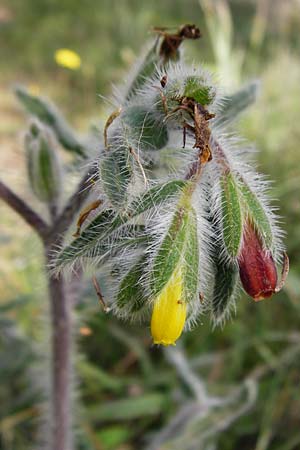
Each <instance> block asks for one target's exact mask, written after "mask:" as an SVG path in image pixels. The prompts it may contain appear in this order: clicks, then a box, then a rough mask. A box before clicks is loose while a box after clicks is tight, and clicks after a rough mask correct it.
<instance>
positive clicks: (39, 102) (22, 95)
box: [15, 86, 85, 156]
mask: <svg viewBox="0 0 300 450" xmlns="http://www.w3.org/2000/svg"><path fill="white" fill-rule="evenodd" d="M15 93H16V96H17V97H18V99H19V100H20V102H21V103H22V105H23V106H24V108H25V109H26V111H27V112H29V114H31V115H33V116H35V117H37V118H38V119H39V120H40V121H41V122H43V123H44V124H45V125H48V126H49V127H50V128H51V129H52V130H53V132H54V134H55V135H56V137H57V140H58V141H59V142H60V143H61V145H62V146H63V147H64V148H65V149H66V150H69V151H71V152H73V153H77V154H78V155H80V156H85V148H84V146H83V144H82V143H81V142H80V141H79V139H78V138H77V137H76V135H75V132H74V131H73V130H72V128H71V127H70V125H69V124H68V123H67V122H66V120H65V118H64V117H63V116H62V114H61V113H60V112H59V111H58V110H57V108H56V107H55V106H54V105H53V104H52V103H50V102H49V101H47V100H45V99H44V98H41V97H37V96H34V95H31V94H29V92H28V91H27V90H26V89H24V88H23V87H21V86H18V87H17V88H16V89H15Z"/></svg>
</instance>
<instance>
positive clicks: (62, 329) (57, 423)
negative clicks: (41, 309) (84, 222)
mask: <svg viewBox="0 0 300 450" xmlns="http://www.w3.org/2000/svg"><path fill="white" fill-rule="evenodd" d="M46 260H47V263H48V264H49V263H50V262H51V247H50V248H47V247H46ZM48 285H49V296H50V312H51V324H52V327H51V330H52V336H51V345H52V364H51V370H52V378H51V385H52V386H51V392H52V395H51V402H52V405H51V421H52V423H51V437H50V439H51V443H50V450H72V449H73V443H72V431H71V430H72V423H71V422H72V420H71V415H72V404H71V402H72V399H71V391H72V389H71V386H72V361H71V360H72V358H71V353H72V320H71V299H70V296H69V295H68V294H67V290H66V288H65V283H64V279H63V277H62V276H59V277H54V276H52V275H51V274H50V273H49V272H48Z"/></svg>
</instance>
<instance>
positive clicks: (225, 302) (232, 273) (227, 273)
mask: <svg viewBox="0 0 300 450" xmlns="http://www.w3.org/2000/svg"><path fill="white" fill-rule="evenodd" d="M214 263H215V283H214V292H213V296H212V318H213V321H214V322H215V323H216V324H218V323H220V322H222V321H224V319H225V318H226V315H229V314H230V309H231V307H232V306H233V302H234V293H235V290H236V287H237V282H238V269H237V267H236V266H235V265H234V264H231V263H228V262H227V263H226V262H224V261H222V258H221V257H220V249H217V250H216V253H215V257H214Z"/></svg>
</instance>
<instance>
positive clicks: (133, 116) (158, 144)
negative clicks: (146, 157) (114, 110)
mask: <svg viewBox="0 0 300 450" xmlns="http://www.w3.org/2000/svg"><path fill="white" fill-rule="evenodd" d="M121 120H122V121H123V123H124V124H125V125H126V130H125V132H126V133H127V134H128V139H129V141H132V146H133V147H135V146H136V145H137V143H138V144H139V148H141V149H142V150H159V149H161V148H162V147H164V146H165V145H166V144H167V142H168V131H167V127H166V125H165V124H164V123H163V122H162V120H161V118H160V117H157V116H156V115H155V114H154V113H153V112H152V111H149V110H148V109H147V108H146V107H145V106H141V105H134V106H130V107H128V108H126V110H125V111H124V114H123V115H122V117H121Z"/></svg>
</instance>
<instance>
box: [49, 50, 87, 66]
mask: <svg viewBox="0 0 300 450" xmlns="http://www.w3.org/2000/svg"><path fill="white" fill-rule="evenodd" d="M54 58H55V61H56V63H57V64H58V65H59V66H63V67H66V68H67V69H71V70H77V69H79V68H80V66H81V59H80V56H79V55H78V54H77V53H75V52H74V51H73V50H69V49H68V48H60V49H58V50H56V52H55V54H54Z"/></svg>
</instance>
